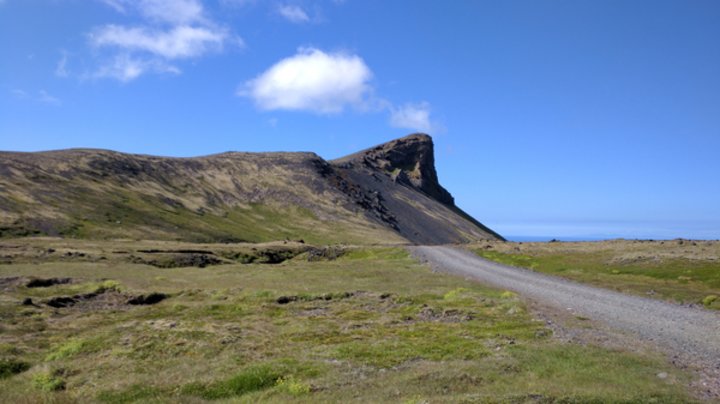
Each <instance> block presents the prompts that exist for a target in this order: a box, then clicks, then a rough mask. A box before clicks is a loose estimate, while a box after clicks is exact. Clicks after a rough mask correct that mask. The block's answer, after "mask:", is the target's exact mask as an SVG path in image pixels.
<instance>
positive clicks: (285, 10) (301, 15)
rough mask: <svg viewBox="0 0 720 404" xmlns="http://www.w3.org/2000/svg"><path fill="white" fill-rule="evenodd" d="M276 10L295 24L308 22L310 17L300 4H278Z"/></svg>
mask: <svg viewBox="0 0 720 404" xmlns="http://www.w3.org/2000/svg"><path fill="white" fill-rule="evenodd" d="M277 12H278V14H280V15H281V16H282V17H283V18H285V19H286V20H288V21H290V22H294V23H296V24H300V23H304V22H310V17H309V16H308V15H307V13H306V12H305V10H303V9H302V8H301V7H300V6H296V5H291V4H285V5H280V6H278V8H277Z"/></svg>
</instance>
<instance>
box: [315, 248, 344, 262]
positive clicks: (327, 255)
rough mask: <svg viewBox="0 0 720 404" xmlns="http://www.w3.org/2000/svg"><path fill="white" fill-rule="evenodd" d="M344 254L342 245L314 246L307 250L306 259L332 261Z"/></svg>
mask: <svg viewBox="0 0 720 404" xmlns="http://www.w3.org/2000/svg"><path fill="white" fill-rule="evenodd" d="M343 255H345V249H344V248H342V247H330V246H328V247H314V248H311V249H309V250H308V256H307V260H308V261H310V262H315V261H334V260H336V259H338V258H340V257H342V256H343Z"/></svg>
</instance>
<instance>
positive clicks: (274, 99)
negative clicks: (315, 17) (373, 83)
mask: <svg viewBox="0 0 720 404" xmlns="http://www.w3.org/2000/svg"><path fill="white" fill-rule="evenodd" d="M371 78H372V72H371V71H370V69H369V68H368V66H367V65H366V64H365V62H364V61H363V60H362V59H361V58H360V57H359V56H357V55H348V54H344V53H325V52H323V51H321V50H318V49H314V48H301V49H299V50H298V53H297V54H296V55H294V56H291V57H289V58H286V59H283V60H281V61H279V62H278V63H276V64H275V65H273V66H271V67H270V68H269V69H268V70H266V71H265V72H264V73H262V74H261V75H259V76H258V77H256V78H254V79H253V80H250V81H248V82H246V83H245V85H244V88H243V89H242V90H241V91H240V92H239V94H240V95H242V96H247V97H250V98H252V99H253V100H254V101H255V103H256V104H257V105H258V107H260V108H261V109H265V110H277V109H286V110H305V111H312V112H316V113H321V114H331V113H338V112H341V111H342V110H343V109H344V108H345V107H346V106H356V107H357V106H361V105H362V104H363V102H364V98H365V96H366V94H367V93H368V92H369V91H370V89H371V88H370V85H369V80H370V79H371Z"/></svg>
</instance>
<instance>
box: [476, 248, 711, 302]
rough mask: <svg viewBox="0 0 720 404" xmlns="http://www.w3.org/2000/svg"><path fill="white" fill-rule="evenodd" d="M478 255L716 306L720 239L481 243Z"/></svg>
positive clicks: (622, 288)
mask: <svg viewBox="0 0 720 404" xmlns="http://www.w3.org/2000/svg"><path fill="white" fill-rule="evenodd" d="M473 251H475V252H476V253H477V254H478V255H480V256H481V257H484V258H487V259H490V260H493V261H497V262H500V263H504V264H508V265H513V266H518V267H524V268H529V269H532V270H535V271H539V272H544V273H548V274H552V275H557V276H561V277H564V278H568V279H572V280H575V281H579V282H585V283H589V284H593V285H596V286H600V287H604V288H608V289H615V290H618V291H622V292H626V293H633V294H637V295H641V296H645V297H651V298H657V299H663V300H668V301H673V302H678V303H684V304H696V305H702V306H704V307H706V308H709V309H716V310H718V309H720V242H716V241H692V240H669V241H625V240H615V241H604V242H585V243H562V242H558V243H483V244H482V245H476V246H474V247H473Z"/></svg>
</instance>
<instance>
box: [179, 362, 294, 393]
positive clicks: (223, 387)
mask: <svg viewBox="0 0 720 404" xmlns="http://www.w3.org/2000/svg"><path fill="white" fill-rule="evenodd" d="M281 377H282V373H280V372H279V371H278V370H276V369H274V368H273V367H272V366H269V365H260V366H251V367H249V368H247V369H245V370H243V371H241V372H239V373H237V374H236V375H235V376H233V377H231V378H229V379H226V380H222V381H219V382H214V383H206V384H202V383H191V384H188V385H185V386H184V387H183V388H182V393H183V394H185V395H192V396H199V397H202V398H204V399H206V400H217V399H222V398H229V397H235V396H241V395H243V394H247V393H251V392H254V391H259V390H265V389H268V388H271V387H273V386H275V385H276V384H277V383H278V381H279V380H280V379H281Z"/></svg>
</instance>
